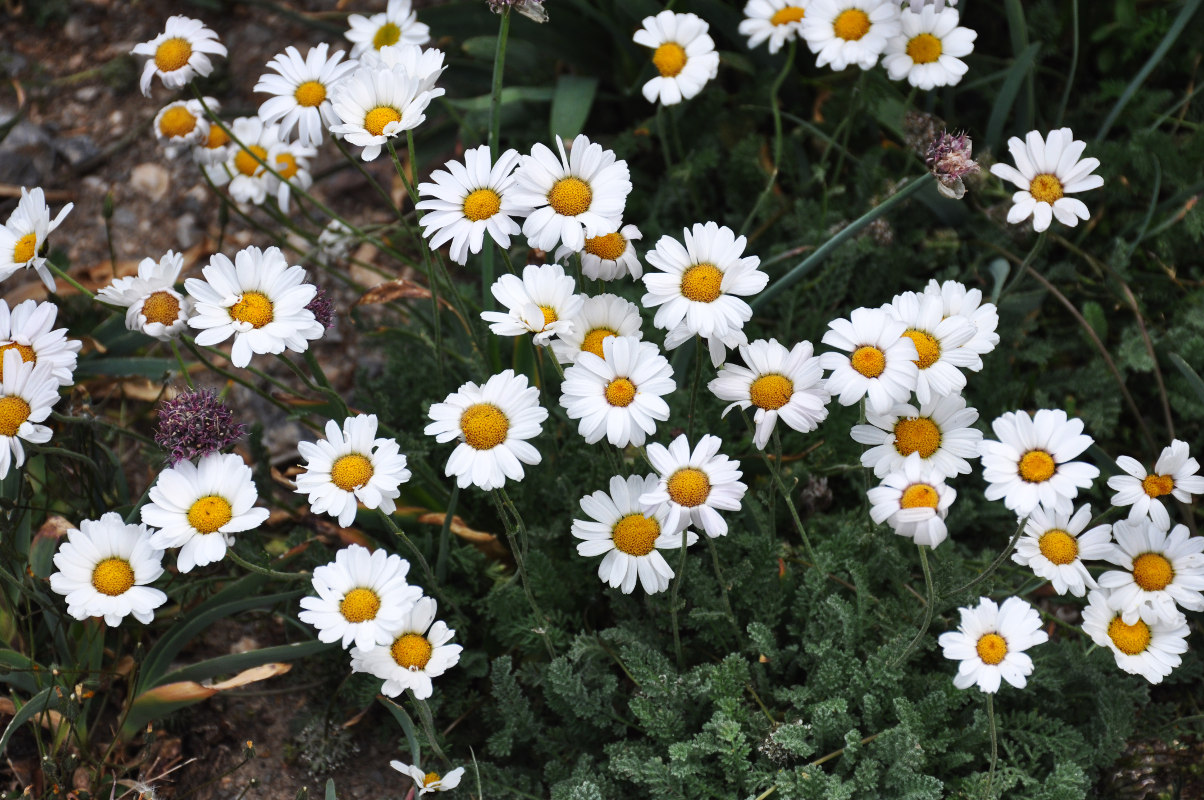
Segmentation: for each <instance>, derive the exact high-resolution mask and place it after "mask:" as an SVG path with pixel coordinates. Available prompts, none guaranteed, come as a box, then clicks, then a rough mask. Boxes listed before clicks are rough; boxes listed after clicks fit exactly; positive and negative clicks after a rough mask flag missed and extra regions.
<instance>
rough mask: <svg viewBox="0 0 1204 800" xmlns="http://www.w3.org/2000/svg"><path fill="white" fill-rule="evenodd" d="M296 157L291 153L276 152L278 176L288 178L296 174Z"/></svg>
mask: <svg viewBox="0 0 1204 800" xmlns="http://www.w3.org/2000/svg"><path fill="white" fill-rule="evenodd" d="M298 169H300V168H299V167H298V166H297V159H296V158H295V157H294V156H293V154H292V153H277V154H276V171H277V172H279V173H280V177H281V178H283V179H284V180H286V181H287V180H288V179H289V178H291V177H293V176H294V175H296V174H297V170H298Z"/></svg>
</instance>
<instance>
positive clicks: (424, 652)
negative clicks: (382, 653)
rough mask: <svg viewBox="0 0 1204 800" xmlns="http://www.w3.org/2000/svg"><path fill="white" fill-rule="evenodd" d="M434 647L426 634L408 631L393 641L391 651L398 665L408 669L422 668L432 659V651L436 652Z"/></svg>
mask: <svg viewBox="0 0 1204 800" xmlns="http://www.w3.org/2000/svg"><path fill="white" fill-rule="evenodd" d="M434 649H435V648H433V647H431V643H430V642H428V641H427V640H426V637H425V636H420V635H419V634H417V633H407V634H404V635H402V636H398V637H397V638H396V639H395V640H394V641H393V646H392V647H390V648H389V652H390V653H392V654H393V660H394V661H396V662H397V664H398V666H402V667H405V668H406V669H422V668H423V667H425V666H426V662H428V661H430V660H431V653H432V652H434Z"/></svg>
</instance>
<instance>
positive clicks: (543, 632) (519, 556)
mask: <svg viewBox="0 0 1204 800" xmlns="http://www.w3.org/2000/svg"><path fill="white" fill-rule="evenodd" d="M490 496H491V497H493V502H494V503H495V504H496V505H497V510H498V515H499V516H500V517H501V518H502V525H503V526H504V527H505V528H506V540H507V541H508V542H509V543H510V552H511V554H512V555H513V556H514V566H515V568H516V569H517V570H518V577H519V582H520V583H521V584H522V586H523V593H524V594H525V595H526V596H527V604H528V605H530V606H531V611H532V612H534V614H535V619H536V621H537V622H538V623H539V625H540V627H538V628H536V629H535V632H536V633H538V634H539V635H540V637H542V638H543V643H544V647H546V648H547V649H548V656H549V657H550V658H556V650H555V649H554V648H553V647H552V640H551V639H550V638H549V637H548V627H550V626H551V620H549V619H548V616H547V615H546V614H544V613H543V611H542V610H541V609H540V607H539V604H538V603H536V602H535V594H534V593H533V592H532V591H531V583H530V581H528V579H527V566H526V561H527V558H526V555H527V550H526V548H527V539H529V538H530V534H529V533H528V532H527V526H526V523H524V522H523V518H522V515H521V514H519V513H518V508H517V507H516V506H515V505H514V503H513V501H511V500H510V496H509V495H507V494H506V490H505V489H502V488H498V489H494V490H493V491H492V492H491V493H490ZM519 533H521V534H522V535H523V541H522V542H521V543H520V542H519V540H518V534H519Z"/></svg>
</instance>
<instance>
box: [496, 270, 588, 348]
mask: <svg viewBox="0 0 1204 800" xmlns="http://www.w3.org/2000/svg"><path fill="white" fill-rule="evenodd" d="M575 289H576V284H575V283H574V282H573V279H572V278H571V277H569V276H568V275H565V274H564V267H562V266H560V265H559V264H528V265H527V266H526V267H523V276H522V278H519V277H518V276H517V275H510V274H506V275H503V276H502V277H500V278H498V279H497V281H495V282H494V284H493V286H491V287H490V290H491V291H492V292H493V296H494V297H495V298H497V301H498V302H499V303H501V304H502V305H503V306H505V307H506V308H507V310H506V311H482V312H481V319H483V320H485V321H486V322H488V323H489V330H491V331H492V332H493V333H495V334H497V335H498V336H522V335H524V334H527V333H533V334H535V337H534V341H535V344H537V345H547V344H548V343H549V342H551V340H552V337H553V336H559V335H563V334H568V333H570V332H571V331H572V330H573V318H574V317H576V316H577V314H579V313H580V312H581V307H582V304H583V303H584V301H583V300H582V297H581V295H578V294H576V292H575Z"/></svg>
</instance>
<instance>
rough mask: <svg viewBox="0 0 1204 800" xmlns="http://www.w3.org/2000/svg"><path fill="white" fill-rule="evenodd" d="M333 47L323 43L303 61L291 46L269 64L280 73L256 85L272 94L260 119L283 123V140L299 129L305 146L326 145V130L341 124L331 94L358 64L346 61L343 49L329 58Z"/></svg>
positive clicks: (312, 49) (257, 89) (258, 90)
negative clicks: (328, 54)
mask: <svg viewBox="0 0 1204 800" xmlns="http://www.w3.org/2000/svg"><path fill="white" fill-rule="evenodd" d="M329 47H330V46H329V45H328V44H326V42H322V43H321V44H319V45H318V46H316V47H311V48H310V50H309V52H308V53H306V55H305V57H304V58H302V57H301V52H300V51H299V50H298V49H297V48H295V47H293V46H292V45H289V46H288V47H286V48H284V52H283V53H278V54H277V55H275V56H273V58H272V60H271V61H269V62H268V65H267V66H268V69H270V70H272V71H274V72H275V73H276V74H275V75H272V74H270V73H264V74H263V75H261V76H259V82H258V83H256V84H255V91H257V92H263V93H265V94H270V95H272V97H271V98H270V99H268V100H265V101H264V102H263V104H262V105H260V106H259V118H260V119H262V120H263V121H264V122H265V123H267V124H269V125H271V124H279V125H280V137H281V138H282V139H285V138H287V137H289V136H291V135H292V132H293V128H296V129H297V141H298V142H300V144H301V145H302V146H303V147H317V146H318V145H320V144H322V139H323V136H324V134H323V132H324V131H325V129H326V128H329V127H330V126H331V125H334V124H335V123H336V122H338V118H337V117H336V116H335V115H334V106H332V105H331V103H330V92H331V89H333V88H334V87H335V86H336V85H337V84H338V82H339V81H341V80H343V79H344V78H346V77H347V76H348V75H350V74H351V73H352V72H354V71H355V68H356V63H355V61H351V60H348V61H343V56H344V55H345V51H343V50H336V51H335V52H334V54H333V55H331V56H329V57H327V55H326V54H327V51H328V50H329ZM340 62H341V63H340Z"/></svg>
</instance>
